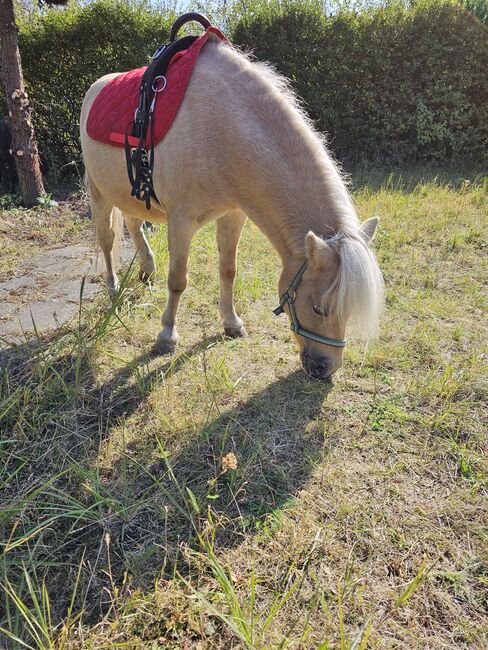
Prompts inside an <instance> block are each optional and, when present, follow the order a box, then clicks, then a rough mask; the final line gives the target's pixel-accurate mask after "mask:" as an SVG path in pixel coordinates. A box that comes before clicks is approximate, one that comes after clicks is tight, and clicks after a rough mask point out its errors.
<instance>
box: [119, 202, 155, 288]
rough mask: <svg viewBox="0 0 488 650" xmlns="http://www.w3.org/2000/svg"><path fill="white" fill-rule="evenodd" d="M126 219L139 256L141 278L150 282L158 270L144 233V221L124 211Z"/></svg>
mask: <svg viewBox="0 0 488 650" xmlns="http://www.w3.org/2000/svg"><path fill="white" fill-rule="evenodd" d="M124 221H125V223H126V224H127V228H128V230H129V232H130V234H131V237H132V239H133V240H134V244H135V245H136V248H137V254H138V256H139V279H140V280H142V281H143V282H148V281H149V280H150V279H151V277H152V276H153V275H154V272H155V271H156V265H155V263H154V254H153V252H152V250H151V247H150V246H149V243H148V241H147V239H146V235H145V234H144V221H141V220H140V219H137V218H136V217H133V216H131V215H129V214H127V212H124Z"/></svg>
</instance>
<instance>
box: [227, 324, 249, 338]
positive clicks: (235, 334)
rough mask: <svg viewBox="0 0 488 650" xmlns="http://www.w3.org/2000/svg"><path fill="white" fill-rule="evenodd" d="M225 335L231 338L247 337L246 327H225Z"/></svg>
mask: <svg viewBox="0 0 488 650" xmlns="http://www.w3.org/2000/svg"><path fill="white" fill-rule="evenodd" d="M224 332H225V335H226V336H228V337H229V338H230V339H245V338H246V337H247V332H246V328H245V327H244V326H242V327H224Z"/></svg>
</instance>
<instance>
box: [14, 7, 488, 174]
mask: <svg viewBox="0 0 488 650" xmlns="http://www.w3.org/2000/svg"><path fill="white" fill-rule="evenodd" d="M322 7H323V3H321V2H319V1H317V2H315V1H314V0H308V1H307V0H306V1H301V2H298V1H297V0H281V1H278V0H271V1H270V2H264V1H259V0H246V1H245V2H244V1H240V2H239V1H238V2H237V3H235V4H234V6H233V9H232V10H231V12H230V13H228V14H227V20H228V25H227V31H228V34H229V36H230V37H231V39H232V40H233V41H234V42H235V43H236V44H238V45H241V46H243V47H244V48H245V49H252V50H253V51H254V53H255V55H256V57H257V58H259V59H266V60H269V61H271V62H273V63H274V64H275V65H276V67H277V68H278V69H279V70H280V71H281V72H283V73H284V74H285V75H286V76H287V77H289V78H290V79H291V80H292V83H293V85H294V87H295V88H296V90H297V92H298V94H299V95H300V96H301V97H302V98H303V100H304V102H305V104H306V107H307V110H308V111H309V113H310V114H311V116H312V117H313V119H314V120H315V121H316V123H317V125H318V127H319V128H320V129H322V130H323V131H325V132H327V133H328V134H329V136H330V139H331V146H332V149H333V150H334V151H335V152H336V154H337V155H338V157H339V158H341V159H347V160H349V161H361V160H365V159H367V160H369V161H379V162H400V163H403V162H414V161H417V160H428V159H436V160H441V161H445V162H449V161H455V162H457V163H459V162H466V161H476V162H478V163H479V162H482V161H484V160H486V159H487V156H488V153H487V152H488V30H487V28H486V26H485V25H484V24H483V23H482V22H481V21H480V20H479V19H478V18H477V17H475V16H474V15H473V14H472V13H470V12H469V11H467V10H466V9H465V8H464V7H462V6H461V5H460V4H459V3H456V2H454V1H449V0H440V1H439V0H438V1H435V2H434V1H432V0H430V1H422V0H421V1H418V2H416V3H414V4H413V6H412V7H411V8H406V7H405V6H404V5H403V3H401V2H400V3H392V4H391V5H390V6H387V7H386V8H385V7H376V8H370V9H368V10H365V11H362V12H360V13H355V12H345V11H342V12H339V13H336V14H335V15H332V16H326V15H325V14H324V13H323V9H322ZM172 18H173V17H172V16H167V17H161V15H160V14H159V13H157V12H156V11H155V10H152V9H150V8H148V7H147V6H145V5H135V3H131V4H128V3H127V2H123V1H122V0H119V1H114V0H98V1H97V2H95V3H93V4H90V5H88V6H85V7H80V6H75V7H72V8H70V9H68V10H61V11H59V10H55V9H53V10H49V11H45V12H43V13H41V14H38V15H36V16H34V17H30V18H29V19H28V20H26V21H23V22H22V23H21V32H20V46H21V55H22V61H23V66H24V74H25V78H26V83H27V86H28V92H29V94H30V96H31V99H32V101H33V104H34V107H35V113H34V120H35V127H36V129H37V136H38V141H39V145H40V149H41V151H42V153H43V154H44V156H45V157H46V158H47V161H48V163H49V168H50V170H51V172H53V171H56V170H57V171H59V170H60V169H61V168H62V167H63V166H64V165H67V164H68V163H69V162H70V161H72V160H75V161H78V160H79V158H80V152H79V143H78V117H79V111H80V106H81V102H82V99H83V96H84V93H85V92H86V90H87V88H88V87H89V85H90V84H91V83H92V82H93V81H94V80H95V79H97V78H98V77H99V76H101V75H102V74H104V73H106V72H112V71H115V70H126V69H130V68H134V67H137V66H140V65H143V64H145V63H146V62H147V60H148V57H149V55H150V54H151V53H152V52H153V51H154V50H155V49H156V47H157V46H158V45H159V44H160V43H162V42H165V41H166V39H167V35H168V27H169V25H170V23H171V20H172Z"/></svg>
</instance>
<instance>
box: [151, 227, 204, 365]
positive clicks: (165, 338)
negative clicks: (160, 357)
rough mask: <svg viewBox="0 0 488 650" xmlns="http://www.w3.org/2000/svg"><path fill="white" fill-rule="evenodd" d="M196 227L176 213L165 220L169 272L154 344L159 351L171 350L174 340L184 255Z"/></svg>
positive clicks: (184, 279)
mask: <svg viewBox="0 0 488 650" xmlns="http://www.w3.org/2000/svg"><path fill="white" fill-rule="evenodd" d="M195 230H196V228H195V227H194V225H193V224H192V223H191V222H188V221H186V222H185V218H184V217H178V216H177V215H176V216H174V217H173V218H171V217H170V218H169V220H168V247H169V274H168V302H167V303H166V309H165V310H164V314H163V316H162V317H161V324H162V326H163V329H162V331H161V332H160V333H159V334H158V339H157V342H156V347H157V349H158V351H159V352H160V353H161V354H169V353H172V352H174V351H175V349H176V346H177V344H178V339H179V336H178V332H177V331H176V312H177V310H178V303H179V302H180V298H181V294H182V293H183V291H184V290H185V289H186V285H187V283H188V256H189V254H190V244H191V240H192V237H193V234H194V232H195Z"/></svg>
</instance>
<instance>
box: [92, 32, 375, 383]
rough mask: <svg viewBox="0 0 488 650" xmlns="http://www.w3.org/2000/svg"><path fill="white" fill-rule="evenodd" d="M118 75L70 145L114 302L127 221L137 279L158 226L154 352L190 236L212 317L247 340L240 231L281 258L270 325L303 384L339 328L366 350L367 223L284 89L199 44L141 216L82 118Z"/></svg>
mask: <svg viewBox="0 0 488 650" xmlns="http://www.w3.org/2000/svg"><path fill="white" fill-rule="evenodd" d="M115 76H117V75H116V74H111V75H107V76H105V77H102V78H101V79H99V80H98V81H96V82H95V83H94V84H93V85H92V86H91V88H90V89H89V90H88V92H87V94H86V97H85V100H84V103H83V108H82V112H81V144H82V149H83V157H84V162H85V167H86V172H87V182H88V186H89V190H90V201H91V210H92V216H93V219H94V222H95V225H96V231H97V239H98V243H99V245H100V247H101V249H102V252H103V255H104V258H105V262H106V269H107V275H106V278H107V285H108V289H109V291H110V293H111V294H113V293H114V292H115V291H116V289H117V276H116V273H115V270H114V254H113V248H114V242H116V241H117V238H118V237H120V234H121V232H122V229H123V223H124V221H125V223H126V225H127V228H128V230H129V232H130V234H131V236H132V238H133V239H134V242H135V245H136V247H137V251H138V255H139V260H140V277H141V279H146V278H149V277H150V276H151V275H152V274H153V273H154V270H155V266H154V255H153V253H152V251H151V249H150V247H149V245H148V242H147V240H146V238H145V236H144V231H143V223H144V221H146V220H148V221H150V222H152V223H155V224H161V223H167V224H168V243H169V254H170V266H169V276H168V290H169V291H168V301H167V305H166V309H165V311H164V314H163V316H162V326H163V329H162V331H161V332H160V334H159V335H158V345H159V347H160V350H161V352H172V351H173V350H174V349H175V346H176V344H177V342H178V333H177V331H176V312H177V308H178V303H179V301H180V298H181V294H182V292H183V291H184V289H185V287H186V285H187V272H188V254H189V250H190V243H191V240H192V237H193V235H194V233H195V232H196V231H197V230H198V229H199V228H201V227H202V226H203V225H204V224H206V223H209V222H211V221H216V224H217V226H216V230H217V243H218V250H219V266H220V300H219V310H220V313H221V316H222V320H223V325H224V330H225V333H226V334H227V335H228V336H233V337H239V336H245V335H246V331H245V329H244V326H243V323H242V320H241V319H240V318H239V316H238V315H237V313H236V311H235V308H234V304H233V283H234V276H235V272H236V256H237V246H238V243H239V239H240V236H241V232H242V229H243V227H244V224H245V221H246V218H247V217H249V218H250V219H252V221H254V223H255V224H256V225H257V226H258V227H259V228H260V230H261V231H262V232H263V233H264V234H265V235H266V236H267V237H268V238H269V240H270V242H271V243H272V245H273V246H274V248H275V249H276V250H277V252H278V253H279V255H280V258H281V262H282V267H283V269H282V273H281V277H280V280H279V294H280V296H281V300H280V308H278V309H277V310H276V313H279V312H280V311H282V310H283V309H284V310H286V311H287V312H288V316H289V317H290V320H291V327H292V329H293V330H294V333H295V337H296V340H297V343H298V347H299V350H300V356H301V360H302V364H303V366H304V368H305V369H306V371H307V372H308V373H309V374H311V375H313V376H314V377H317V378H325V377H327V376H329V375H331V374H332V373H334V372H335V371H336V370H337V369H338V368H339V367H340V366H341V364H342V354H343V350H344V345H345V340H344V337H345V330H346V323H347V321H348V320H349V319H350V318H353V319H355V320H356V321H357V322H358V325H359V331H360V332H361V333H362V334H363V335H364V336H365V337H366V338H367V337H370V336H371V335H374V334H375V333H376V330H377V324H378V316H379V314H380V311H381V307H382V303H383V282H382V277H381V273H380V271H379V268H378V265H377V263H376V260H375V257H374V255H373V253H372V252H371V250H370V248H369V246H368V244H369V242H370V241H371V240H372V239H373V236H374V234H375V231H376V227H377V222H378V220H377V219H376V218H373V219H369V220H368V221H366V222H364V223H363V224H362V225H361V224H360V223H359V221H358V218H357V216H356V213H355V210H354V207H353V204H352V201H351V198H350V196H349V194H348V191H347V188H346V186H345V183H344V182H343V180H342V178H341V176H340V173H339V171H338V169H337V167H336V165H335V164H334V162H333V160H332V159H331V157H330V155H329V154H328V152H327V148H326V146H325V142H324V141H323V139H322V138H321V137H320V136H319V135H318V133H317V132H316V131H314V129H313V128H312V125H311V123H310V121H309V120H308V118H307V117H306V115H305V114H304V112H303V111H302V109H301V108H300V105H299V102H298V101H297V99H296V97H295V96H294V95H293V93H292V92H291V91H290V90H289V87H288V84H287V82H286V81H285V80H284V79H283V78H282V77H280V76H279V75H278V74H277V73H276V72H274V71H273V70H272V69H271V68H270V67H269V66H267V65H264V64H262V63H254V62H250V61H249V59H248V58H246V56H244V55H243V54H241V53H239V52H238V51H237V50H235V49H234V48H233V47H232V46H230V45H229V44H226V43H222V42H211V41H209V42H208V43H207V44H206V46H205V47H204V49H203V50H202V53H201V55H200V57H199V59H198V61H197V63H196V66H195V69H194V71H193V74H192V77H191V81H190V84H189V86H188V89H187V91H186V95H185V99H184V101H183V103H182V105H181V107H180V109H179V112H178V115H177V117H176V119H175V121H174V122H173V124H172V126H171V129H170V131H169V132H168V134H167V135H166V137H165V138H164V139H163V140H162V141H161V142H160V143H159V144H158V145H157V146H156V148H155V151H154V178H153V181H154V190H155V193H156V196H157V199H158V202H156V201H153V202H152V205H151V208H150V210H146V208H145V206H144V204H143V203H142V202H140V201H137V200H136V199H135V198H133V197H131V194H130V189H131V187H130V184H129V181H128V178H127V170H126V163H125V158H124V151H123V149H121V148H118V147H113V146H110V145H107V144H104V143H101V142H98V141H95V140H93V139H91V138H90V137H89V136H88V135H87V132H86V124H87V116H88V113H89V111H90V107H91V105H92V103H93V101H94V100H95V98H96V96H97V95H98V94H99V93H100V91H101V90H102V88H103V87H104V86H105V85H106V84H107V82H108V81H109V80H110V79H113V78H114V77H115Z"/></svg>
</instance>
